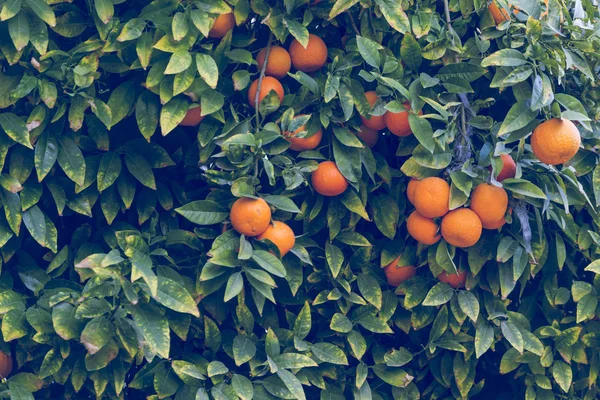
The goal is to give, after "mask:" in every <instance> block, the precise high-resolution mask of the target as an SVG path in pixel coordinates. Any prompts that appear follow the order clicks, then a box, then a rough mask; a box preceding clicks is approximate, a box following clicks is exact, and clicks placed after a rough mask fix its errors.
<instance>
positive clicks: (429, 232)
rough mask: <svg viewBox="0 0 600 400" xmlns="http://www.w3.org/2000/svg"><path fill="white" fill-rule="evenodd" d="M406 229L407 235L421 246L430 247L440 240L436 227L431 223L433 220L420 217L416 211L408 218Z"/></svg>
mask: <svg viewBox="0 0 600 400" xmlns="http://www.w3.org/2000/svg"><path fill="white" fill-rule="evenodd" d="M406 229H407V230H408V234H409V235H410V236H412V237H413V238H414V239H415V240H416V241H417V242H419V243H421V244H425V245H428V246H431V245H432V244H435V243H437V241H438V240H440V234H439V233H438V230H439V228H438V225H437V224H436V223H435V222H433V219H431V218H427V217H424V216H422V215H421V214H419V212H418V211H413V212H412V214H410V215H409V216H408V218H407V219H406Z"/></svg>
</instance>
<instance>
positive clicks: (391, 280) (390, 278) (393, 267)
mask: <svg viewBox="0 0 600 400" xmlns="http://www.w3.org/2000/svg"><path fill="white" fill-rule="evenodd" d="M398 261H400V257H398V258H396V259H395V260H394V261H392V262H391V263H389V264H388V265H386V267H385V268H384V269H383V272H384V273H385V276H386V278H387V283H388V285H390V286H394V287H396V286H400V284H401V283H402V282H404V281H407V280H409V279H410V278H412V277H413V276H415V274H416V273H417V269H416V268H415V267H413V266H412V265H406V266H404V267H399V266H398Z"/></svg>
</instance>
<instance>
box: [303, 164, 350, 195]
mask: <svg viewBox="0 0 600 400" xmlns="http://www.w3.org/2000/svg"><path fill="white" fill-rule="evenodd" d="M311 182H312V185H313V188H314V189H315V191H316V192H317V193H319V194H321V195H323V196H337V195H338V194H342V193H344V192H345V191H346V189H347V188H348V181H347V180H346V178H344V175H342V173H341V172H340V170H339V169H338V167H337V165H336V164H335V163H334V162H333V161H323V162H322V163H321V164H319V166H318V167H317V169H316V171H314V172H313V173H312V177H311Z"/></svg>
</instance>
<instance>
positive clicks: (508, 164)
mask: <svg viewBox="0 0 600 400" xmlns="http://www.w3.org/2000/svg"><path fill="white" fill-rule="evenodd" d="M500 159H501V160H502V169H501V170H500V173H499V174H498V176H497V177H496V180H497V181H498V182H502V181H503V180H505V179H508V178H514V177H515V175H517V164H516V163H515V160H513V158H512V157H511V155H510V154H502V155H501V156H500ZM490 169H491V167H490Z"/></svg>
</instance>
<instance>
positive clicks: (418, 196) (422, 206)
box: [413, 177, 450, 218]
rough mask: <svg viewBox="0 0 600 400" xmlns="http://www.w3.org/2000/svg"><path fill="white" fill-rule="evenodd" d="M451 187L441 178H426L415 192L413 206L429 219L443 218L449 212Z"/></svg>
mask: <svg viewBox="0 0 600 400" xmlns="http://www.w3.org/2000/svg"><path fill="white" fill-rule="evenodd" d="M449 203H450V185H448V182H446V181H445V180H443V179H441V178H436V177H431V178H425V179H423V180H422V181H421V182H419V184H418V185H417V187H416V188H415V190H414V195H413V205H414V206H415V208H416V209H417V211H418V212H419V213H420V214H421V215H423V216H424V217H427V218H437V217H443V216H444V215H446V213H447V212H448V210H449Z"/></svg>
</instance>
